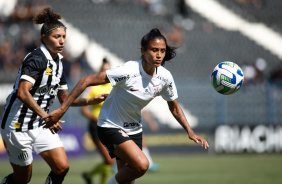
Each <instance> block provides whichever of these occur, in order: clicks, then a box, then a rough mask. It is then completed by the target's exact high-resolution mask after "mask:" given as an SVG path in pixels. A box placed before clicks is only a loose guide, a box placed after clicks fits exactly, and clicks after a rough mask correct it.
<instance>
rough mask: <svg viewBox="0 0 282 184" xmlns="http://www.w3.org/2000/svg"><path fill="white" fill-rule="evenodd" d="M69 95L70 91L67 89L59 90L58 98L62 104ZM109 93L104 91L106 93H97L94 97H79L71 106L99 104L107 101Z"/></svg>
mask: <svg viewBox="0 0 282 184" xmlns="http://www.w3.org/2000/svg"><path fill="white" fill-rule="evenodd" d="M68 95H69V92H68V90H67V89H65V90H59V92H58V99H59V101H60V103H61V104H63V103H64V101H65V100H66V99H67V97H68ZM108 95H109V94H107V93H104V94H99V95H96V96H94V97H92V98H77V99H75V100H74V101H73V102H72V104H71V106H86V105H95V104H99V103H101V102H103V101H105V100H106V98H107V97H108Z"/></svg>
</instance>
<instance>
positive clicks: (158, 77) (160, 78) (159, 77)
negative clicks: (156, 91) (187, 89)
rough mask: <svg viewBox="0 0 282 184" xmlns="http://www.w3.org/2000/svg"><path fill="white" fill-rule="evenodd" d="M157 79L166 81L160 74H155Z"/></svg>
mask: <svg viewBox="0 0 282 184" xmlns="http://www.w3.org/2000/svg"><path fill="white" fill-rule="evenodd" d="M157 79H159V80H161V81H163V82H167V81H168V80H167V79H165V78H163V77H161V76H159V75H158V76H157Z"/></svg>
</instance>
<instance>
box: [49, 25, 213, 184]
mask: <svg viewBox="0 0 282 184" xmlns="http://www.w3.org/2000/svg"><path fill="white" fill-rule="evenodd" d="M141 53H142V59H141V60H138V61H128V62H126V63H125V64H124V65H123V66H120V67H117V68H113V69H110V70H107V71H106V72H100V73H98V74H94V75H90V76H88V77H85V78H83V79H81V80H80V81H79V82H78V83H77V85H76V86H75V88H74V89H73V90H72V91H71V93H70V95H69V96H68V98H67V99H66V100H65V101H64V103H63V104H62V106H61V107H60V108H59V109H57V110H55V111H54V112H52V113H51V114H49V115H48V116H46V117H45V118H44V119H45V120H46V124H45V126H46V127H50V126H52V125H53V123H56V122H58V121H59V119H60V118H61V117H62V115H63V114H64V113H65V112H66V111H67V109H68V108H69V106H70V105H71V103H72V102H73V101H74V100H75V99H76V98H77V97H78V96H79V94H81V93H82V92H83V91H84V89H85V88H86V87H87V86H95V85H99V84H104V83H108V82H110V83H111V85H112V86H113V89H112V91H111V93H110V94H109V96H108V97H107V99H106V100H105V102H104V104H103V106H102V109H101V112H100V115H99V121H98V135H99V138H100V140H101V142H102V143H103V144H104V145H105V146H106V147H107V149H108V151H109V154H110V155H111V157H116V159H117V165H118V172H117V174H116V175H115V176H114V177H113V178H111V179H110V181H109V182H108V184H118V183H130V184H132V183H134V181H135V179H136V178H139V177H141V176H142V175H144V174H145V172H146V171H147V169H148V167H149V162H148V159H147V158H146V156H145V155H144V153H143V152H142V150H141V147H142V124H141V115H140V114H141V110H142V108H143V107H145V106H146V105H147V104H148V103H149V102H150V101H151V100H153V99H154V98H155V97H156V96H159V95H161V96H162V97H163V98H164V99H165V100H166V101H167V103H168V107H169V109H170V111H171V113H172V114H173V116H174V117H175V119H176V120H177V121H178V122H179V123H180V125H181V126H182V127H183V128H184V129H185V130H186V132H187V134H188V137H189V138H190V139H191V140H193V141H195V142H196V143H199V142H200V143H201V145H202V146H203V147H204V148H205V149H206V148H208V147H209V145H208V143H207V141H206V140H205V139H203V138H201V137H200V136H198V135H196V134H195V133H194V132H193V130H192V129H191V128H190V126H189V124H188V121H187V120H186V117H185V115H184V114H183V111H182V109H181V108H180V106H179V104H178V102H177V100H176V99H177V97H178V95H177V90H176V87H175V84H174V80H173V77H172V75H171V73H170V72H169V71H168V70H166V69H165V68H164V67H163V66H162V65H164V64H165V62H166V61H168V60H170V59H172V58H173V57H174V56H175V51H174V49H173V48H171V47H170V46H168V45H167V42H166V38H165V37H164V36H163V35H162V34H161V33H160V31H159V30H158V29H152V30H151V31H150V32H149V33H147V34H146V35H145V36H144V37H143V38H142V40H141Z"/></svg>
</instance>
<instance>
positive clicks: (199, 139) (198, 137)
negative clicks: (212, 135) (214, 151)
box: [189, 133, 209, 149]
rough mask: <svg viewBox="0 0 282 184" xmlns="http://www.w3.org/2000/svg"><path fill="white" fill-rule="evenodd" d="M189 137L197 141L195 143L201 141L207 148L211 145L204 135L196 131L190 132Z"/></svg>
mask: <svg viewBox="0 0 282 184" xmlns="http://www.w3.org/2000/svg"><path fill="white" fill-rule="evenodd" d="M189 139H191V140H193V141H195V143H197V144H199V143H201V146H202V147H204V148H205V149H207V148H208V147H209V144H208V142H207V141H206V140H205V139H203V138H202V137H200V136H198V135H196V134H195V133H190V134H189Z"/></svg>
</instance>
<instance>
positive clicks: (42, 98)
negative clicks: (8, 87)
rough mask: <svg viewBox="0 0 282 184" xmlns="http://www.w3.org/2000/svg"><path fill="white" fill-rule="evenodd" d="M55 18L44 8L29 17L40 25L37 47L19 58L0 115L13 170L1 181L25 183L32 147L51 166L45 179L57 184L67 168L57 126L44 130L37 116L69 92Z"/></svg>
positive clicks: (63, 37)
mask: <svg viewBox="0 0 282 184" xmlns="http://www.w3.org/2000/svg"><path fill="white" fill-rule="evenodd" d="M60 18H61V15H60V14H57V13H54V12H53V11H52V9H50V8H48V7H47V8H45V9H43V10H42V11H41V12H40V13H39V14H38V15H36V16H35V18H34V22H35V23H36V24H43V26H42V28H41V41H42V45H41V46H40V47H38V48H36V49H35V50H33V51H32V52H31V53H29V54H28V55H27V56H26V57H25V58H24V61H23V63H22V66H21V68H20V70H19V72H18V76H17V79H16V82H15V85H14V90H13V92H12V93H11V94H10V95H9V96H8V98H7V103H6V106H5V110H4V114H3V117H2V123H1V135H2V138H3V141H4V145H5V148H6V151H7V154H8V157H9V160H10V163H11V165H12V168H13V173H12V174H10V175H8V176H7V177H5V178H4V179H3V180H2V182H1V183H3V184H4V183H8V184H14V183H21V184H22V183H28V182H29V181H30V179H31V173H32V160H33V157H32V151H35V152H36V153H37V154H39V155H40V156H41V157H42V158H43V159H44V160H45V161H46V162H47V164H48V165H49V166H50V168H51V172H50V174H49V175H48V177H47V179H46V183H53V184H60V183H62V182H63V180H64V177H65V175H66V174H67V172H68V170H69V164H68V159H67V156H66V153H65V150H64V147H63V144H62V142H61V140H60V138H59V136H58V134H57V131H59V130H62V127H61V126H60V124H59V123H58V122H56V123H55V124H54V126H53V127H51V128H50V130H49V129H44V128H43V124H42V123H43V120H42V119H41V118H42V117H45V116H46V115H48V114H47V113H48V111H49V106H50V105H51V104H52V103H53V100H54V99H55V97H56V96H58V99H59V101H60V102H61V103H62V102H64V101H65V99H66V97H67V95H68V87H67V83H66V80H65V77H64V72H63V65H62V61H61V59H62V55H61V54H60V53H62V51H63V48H64V44H65V40H66V27H65V26H64V24H62V23H61V22H60V21H58V19H60ZM106 96H107V95H106V94H103V95H99V96H95V97H94V98H92V99H89V100H88V99H76V100H75V101H73V103H72V105H76V106H82V105H90V104H96V103H100V102H101V101H103V100H104V99H105V97H106Z"/></svg>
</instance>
